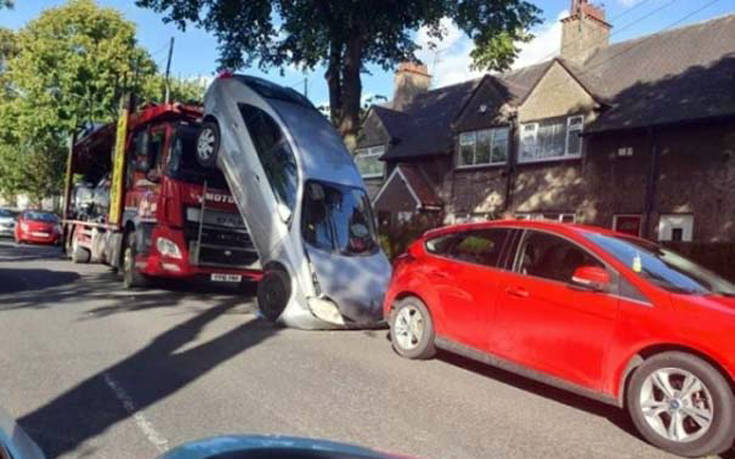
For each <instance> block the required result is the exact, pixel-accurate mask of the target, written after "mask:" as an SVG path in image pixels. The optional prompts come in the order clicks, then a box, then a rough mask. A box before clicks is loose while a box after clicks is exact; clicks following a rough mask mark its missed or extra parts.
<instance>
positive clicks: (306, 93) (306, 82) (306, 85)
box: [304, 77, 309, 98]
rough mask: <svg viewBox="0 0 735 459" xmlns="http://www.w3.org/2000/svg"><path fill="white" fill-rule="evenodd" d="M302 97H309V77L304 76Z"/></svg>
mask: <svg viewBox="0 0 735 459" xmlns="http://www.w3.org/2000/svg"><path fill="white" fill-rule="evenodd" d="M304 97H306V98H308V97H309V77H304Z"/></svg>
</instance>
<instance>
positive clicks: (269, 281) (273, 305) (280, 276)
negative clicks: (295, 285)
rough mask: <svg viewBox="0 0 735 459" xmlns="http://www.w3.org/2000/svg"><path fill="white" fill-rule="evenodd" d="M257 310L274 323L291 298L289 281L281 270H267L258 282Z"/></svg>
mask: <svg viewBox="0 0 735 459" xmlns="http://www.w3.org/2000/svg"><path fill="white" fill-rule="evenodd" d="M257 296H258V309H259V310H260V313H261V314H262V315H263V317H265V318H266V319H268V320H270V321H271V322H275V321H276V320H277V319H278V317H279V316H280V315H281V314H282V313H283V310H284V309H286V305H287V304H288V300H289V299H290V298H291V279H290V278H289V276H288V273H286V272H285V271H283V270H282V269H269V270H267V271H266V272H265V274H264V275H263V278H262V279H261V280H260V282H258V292H257Z"/></svg>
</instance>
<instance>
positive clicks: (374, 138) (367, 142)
mask: <svg viewBox="0 0 735 459" xmlns="http://www.w3.org/2000/svg"><path fill="white" fill-rule="evenodd" d="M389 140H390V135H389V134H388V131H387V130H386V129H385V127H384V126H383V124H382V122H381V121H380V117H379V116H378V115H377V113H376V112H375V110H374V109H372V108H371V109H370V111H369V112H368V114H367V116H366V117H365V119H364V120H363V122H362V126H361V128H360V134H358V136H357V148H364V147H372V146H375V145H385V144H386V143H388V141H389Z"/></svg>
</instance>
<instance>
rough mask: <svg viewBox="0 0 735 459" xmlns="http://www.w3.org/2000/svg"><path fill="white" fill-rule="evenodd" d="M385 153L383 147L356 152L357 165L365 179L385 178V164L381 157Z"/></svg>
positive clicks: (361, 149)
mask: <svg viewBox="0 0 735 459" xmlns="http://www.w3.org/2000/svg"><path fill="white" fill-rule="evenodd" d="M383 153H385V147H383V146H382V145H380V146H377V147H370V148H360V149H358V150H355V164H356V165H357V170H359V171H360V175H362V177H363V178H377V177H383V173H384V171H385V163H384V162H383V161H381V160H380V157H381V156H383Z"/></svg>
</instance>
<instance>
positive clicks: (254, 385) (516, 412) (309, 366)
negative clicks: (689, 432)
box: [0, 242, 735, 458]
mask: <svg viewBox="0 0 735 459" xmlns="http://www.w3.org/2000/svg"><path fill="white" fill-rule="evenodd" d="M253 312H254V299H253V297H252V293H250V294H248V292H244V293H243V292H236V291H230V292H227V293H219V292H217V291H215V290H212V289H211V288H208V287H196V286H182V285H167V286H165V288H157V289H150V290H145V291H135V292H130V291H126V290H124V289H123V288H122V284H121V283H120V282H119V280H118V279H117V278H116V275H115V274H113V273H112V272H110V270H109V269H108V268H106V267H104V266H99V265H74V264H72V263H71V262H69V261H66V260H64V259H62V258H61V256H60V252H59V251H58V249H54V248H44V247H29V246H22V247H17V246H15V245H14V244H12V243H9V242H0V406H2V407H3V408H4V409H5V410H6V411H8V412H9V413H10V414H11V415H12V416H14V417H15V418H16V419H18V422H19V424H20V425H21V426H22V427H23V428H24V429H25V430H26V431H27V432H28V433H29V434H30V435H31V436H32V437H33V438H34V439H35V440H36V442H37V443H38V444H39V445H40V446H41V447H42V449H43V450H44V451H45V452H46V453H47V454H48V455H49V456H50V457H57V456H66V457H85V456H89V457H105V458H127V457H131V458H132V457H135V458H140V457H154V456H156V455H157V454H159V453H160V452H162V451H165V450H166V449H168V448H172V447H174V446H176V445H178V444H180V443H182V442H185V441H189V440H194V439H198V438H202V437H207V436H212V435H218V434H225V433H282V434H290V435H297V436H310V437H320V438H327V439H332V440H337V441H345V442H351V443H357V444H362V445H364V446H368V447H373V448H378V449H381V450H386V451H392V452H396V453H403V454H409V455H415V456H421V457H436V458H451V457H457V458H472V457H477V458H487V457H522V458H529V457H544V458H548V457H565V458H573V457H580V458H589V457H600V458H605V457H610V458H621V457H631V458H640V457H650V458H654V457H666V455H665V454H663V453H662V452H660V451H658V450H656V449H654V448H653V447H651V446H649V445H647V444H646V443H645V442H643V441H642V440H640V439H639V438H638V437H637V436H636V434H635V433H633V427H632V425H631V423H630V421H629V420H628V419H627V417H626V416H625V414H623V413H622V412H621V411H619V410H617V409H615V408H612V407H608V406H606V405H603V404H600V403H597V402H594V401H590V400H586V399H584V398H581V397H578V396H575V395H572V394H569V393H566V392H563V391H560V390H556V389H553V388H549V387H547V386H544V385H542V384H538V383H535V382H532V381H529V380H526V379H523V378H520V377H517V376H514V375H511V374H509V373H506V372H503V371H499V370H495V369H492V368H489V367H485V366H483V365H480V364H476V363H474V362H471V361H468V360H465V359H463V358H459V357H454V356H450V355H446V354H442V355H440V356H439V357H438V358H436V359H433V360H430V361H424V362H420V361H408V360H404V359H401V358H400V357H398V356H397V355H396V354H395V353H394V352H393V351H392V350H391V348H390V345H389V342H388V341H387V338H386V331H385V330H377V331H349V332H345V331H339V332H306V331H298V330H290V329H275V328H273V327H271V326H270V325H269V324H267V323H265V322H263V321H262V320H260V319H258V318H257V317H256V316H255V315H254V313H253ZM726 457H735V454H732V453H728V454H726Z"/></svg>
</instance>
